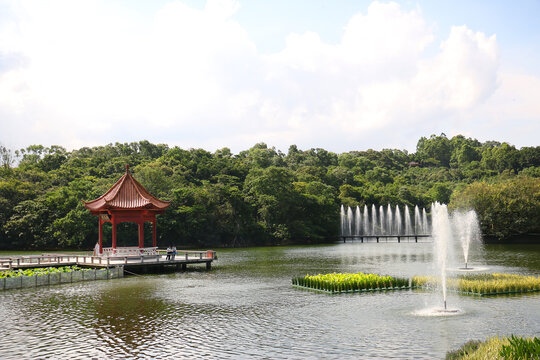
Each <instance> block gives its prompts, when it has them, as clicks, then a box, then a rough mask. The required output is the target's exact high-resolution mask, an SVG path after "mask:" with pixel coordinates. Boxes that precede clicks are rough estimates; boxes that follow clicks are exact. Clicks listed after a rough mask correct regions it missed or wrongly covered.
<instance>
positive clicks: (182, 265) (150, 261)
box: [0, 250, 217, 270]
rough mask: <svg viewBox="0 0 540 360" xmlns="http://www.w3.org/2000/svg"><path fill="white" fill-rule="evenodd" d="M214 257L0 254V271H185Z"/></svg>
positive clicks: (194, 253)
mask: <svg viewBox="0 0 540 360" xmlns="http://www.w3.org/2000/svg"><path fill="white" fill-rule="evenodd" d="M214 260H217V255H216V252H215V251H212V250H207V251H184V250H181V251H177V253H176V256H175V258H174V260H172V259H169V260H168V259H167V255H166V254H165V253H164V251H158V252H156V254H143V255H136V254H129V255H116V256H90V255H70V254H43V255H29V256H11V257H0V270H11V269H29V268H37V267H50V266H71V265H78V266H81V267H92V268H109V267H115V266H123V267H124V269H141V268H145V269H144V270H146V269H148V268H159V267H161V268H164V267H171V266H176V268H177V269H179V270H180V269H182V270H185V269H186V267H187V265H188V264H206V268H207V269H210V268H211V266H212V261H214Z"/></svg>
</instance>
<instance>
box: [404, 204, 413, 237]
mask: <svg viewBox="0 0 540 360" xmlns="http://www.w3.org/2000/svg"><path fill="white" fill-rule="evenodd" d="M404 216H405V235H410V234H412V230H411V214H410V213H409V206H408V205H405V213H404Z"/></svg>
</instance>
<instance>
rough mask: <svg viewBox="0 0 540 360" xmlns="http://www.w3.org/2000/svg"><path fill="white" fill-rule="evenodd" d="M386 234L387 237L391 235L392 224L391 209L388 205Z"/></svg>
mask: <svg viewBox="0 0 540 360" xmlns="http://www.w3.org/2000/svg"><path fill="white" fill-rule="evenodd" d="M386 224H387V227H386V232H387V234H388V235H391V234H393V229H392V225H393V224H394V219H393V216H392V208H391V207H390V204H388V205H387V206H386Z"/></svg>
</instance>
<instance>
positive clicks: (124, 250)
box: [102, 246, 158, 256]
mask: <svg viewBox="0 0 540 360" xmlns="http://www.w3.org/2000/svg"><path fill="white" fill-rule="evenodd" d="M157 249H158V248H157V247H147V248H139V247H136V246H129V247H118V248H115V249H113V248H112V247H110V248H103V254H102V255H103V256H141V255H157V254H158V253H157Z"/></svg>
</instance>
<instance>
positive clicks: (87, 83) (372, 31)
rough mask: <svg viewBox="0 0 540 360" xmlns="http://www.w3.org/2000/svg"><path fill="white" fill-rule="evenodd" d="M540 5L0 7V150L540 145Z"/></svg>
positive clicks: (115, 2)
mask: <svg viewBox="0 0 540 360" xmlns="http://www.w3.org/2000/svg"><path fill="white" fill-rule="evenodd" d="M539 16H540V1H535V0H520V1H516V2H510V1H501V0H491V1H487V0H486V1H484V0H475V1H465V0H455V1H451V2H448V1H433V0H431V1H396V2H387V1H363V0H357V1H353V0H333V1H330V0H326V1H324V0H272V1H266V0H249V1H241V0H238V1H236V0H207V1H201V0H183V1H181V0H180V1H167V0H157V1H150V0H148V1H134V0H102V1H100V0H94V1H82V0H49V1H35V0H31V1H30V0H16V1H6V0H0V145H4V146H6V147H8V148H10V149H13V150H14V149H20V148H24V147H27V146H29V145H32V144H41V145H44V146H51V145H60V146H63V147H65V148H66V149H68V150H73V149H77V148H80V147H83V146H98V145H106V144H108V143H115V142H132V141H139V140H149V141H150V142H153V143H165V144H168V145H170V146H180V147H182V148H185V149H188V148H203V149H206V150H208V151H215V150H217V149H221V148H224V147H228V148H230V149H231V150H232V151H233V153H238V152H240V151H242V150H247V149H249V148H250V147H252V146H253V145H255V144H256V143H260V142H264V143H266V144H267V145H268V146H270V147H272V146H273V147H276V148H277V149H279V150H282V151H284V152H286V151H287V149H288V148H289V146H290V145H292V144H295V145H297V146H298V148H300V149H310V148H324V149H326V150H329V151H333V152H338V153H341V152H346V151H353V150H366V149H370V148H371V149H376V150H380V149H383V148H395V149H405V150H408V151H410V152H414V151H415V148H416V143H417V141H418V139H419V138H420V137H422V136H426V137H429V136H430V135H431V134H437V135H439V134H441V133H445V134H446V135H447V136H448V137H451V136H454V135H457V134H462V135H464V136H466V137H472V138H476V139H478V140H481V141H487V140H497V141H500V142H508V143H510V144H513V145H515V146H517V147H518V148H520V147H523V146H538V145H540V141H539V139H540V22H539V21H537V19H538V17H539Z"/></svg>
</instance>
